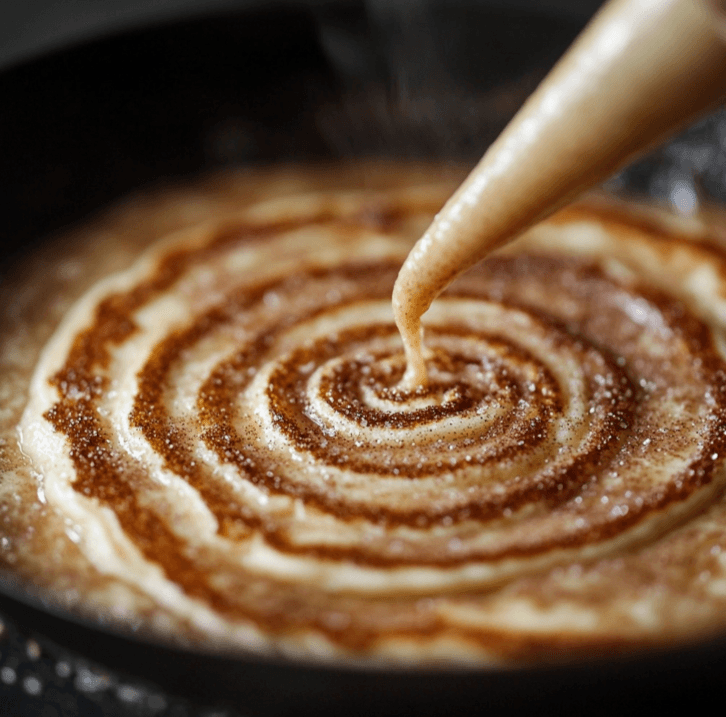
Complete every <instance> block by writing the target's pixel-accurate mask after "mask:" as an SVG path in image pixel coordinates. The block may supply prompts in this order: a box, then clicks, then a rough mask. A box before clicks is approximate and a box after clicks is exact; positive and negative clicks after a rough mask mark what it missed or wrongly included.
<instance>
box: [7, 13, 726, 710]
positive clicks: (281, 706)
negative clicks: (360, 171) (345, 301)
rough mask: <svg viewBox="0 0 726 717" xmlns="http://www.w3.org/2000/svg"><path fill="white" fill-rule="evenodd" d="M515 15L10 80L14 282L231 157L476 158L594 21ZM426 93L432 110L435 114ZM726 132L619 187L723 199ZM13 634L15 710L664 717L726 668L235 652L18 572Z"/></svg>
mask: <svg viewBox="0 0 726 717" xmlns="http://www.w3.org/2000/svg"><path fill="white" fill-rule="evenodd" d="M565 4H566V3H562V5H563V6H564V5H565ZM500 5H501V7H500V9H498V10H487V9H486V8H485V7H484V6H483V5H477V4H472V3H466V4H461V5H456V4H450V3H445V4H444V3H439V4H433V3H426V4H423V3H415V4H411V6H410V7H411V8H412V10H411V12H412V13H414V14H412V15H410V16H406V15H405V14H403V15H402V14H400V13H399V14H398V15H396V14H395V13H394V14H393V16H391V14H390V12H389V11H388V10H387V9H386V8H387V7H388V6H387V5H386V4H385V3H382V2H377V3H373V4H372V5H371V4H369V5H368V6H367V8H366V7H363V6H362V5H357V4H354V3H346V4H342V3H328V4H321V3H312V4H310V5H307V6H299V5H295V6H293V5H289V6H281V5H276V6H274V7H272V8H267V9H262V8H257V9H249V8H248V9H246V10H245V11H239V12H236V13H234V14H227V15H225V16H217V17H209V18H206V19H203V20H193V21H190V20H186V21H177V22H175V23H167V24H165V25H160V26H155V27H151V28H148V29H142V30H136V31H134V32H127V33H126V34H122V35H116V36H112V37H107V38H104V39H101V40H97V41H93V42H87V43H85V44H83V45H82V46H78V47H73V48H71V49H66V50H63V51H62V52H57V53H55V54H53V55H52V56H49V57H43V58H41V59H39V60H35V61H32V62H27V63H25V64H23V65H18V66H15V67H13V68H10V69H6V70H5V72H4V73H2V74H0V97H1V98H2V111H1V112H0V173H1V176H2V178H3V191H2V198H0V203H1V204H0V207H1V208H2V212H0V216H1V217H2V237H3V242H4V247H3V256H4V261H3V269H4V271H12V266H13V263H14V261H15V259H17V258H19V257H20V258H21V257H22V254H23V252H25V251H26V250H27V248H28V247H29V246H30V245H32V244H33V243H34V242H37V241H38V239H39V238H40V237H42V236H44V235H47V234H48V233H49V232H52V231H55V230H57V229H59V228H62V227H65V226H67V225H69V224H72V223H73V222H75V221H77V220H80V219H81V218H83V217H84V216H87V215H88V214H90V213H92V212H94V211H96V210H98V209H99V208H101V207H103V206H104V205H106V204H108V203H109V202H110V201H112V200H114V199H115V198H117V197H120V196H122V195H123V194H124V193H126V192H128V191H129V190H131V189H136V188H139V187H142V186H144V185H151V184H154V183H157V182H159V181H169V180H172V181H173V180H176V179H180V178H184V177H191V176H195V175H198V174H199V173H200V172H204V171H206V170H210V169H216V168H220V167H221V166H224V165H234V164H247V165H249V164H255V163H261V164H266V163H270V162H292V161H305V160H316V159H321V158H331V157H333V158H335V157H342V156H364V155H381V154H382V155H386V156H397V157H404V158H405V157H408V158H411V157H434V158H437V157H452V156H457V157H468V158H471V159H474V158H476V157H477V156H479V155H480V154H481V152H482V151H483V149H484V148H485V147H486V145H487V144H488V142H490V141H491V140H492V139H493V137H494V136H496V133H497V132H498V131H499V130H500V129H501V128H502V127H503V125H504V124H505V122H506V120H507V119H508V117H509V116H510V115H511V113H512V112H513V111H514V110H515V109H516V106H517V105H518V104H519V103H521V101H522V100H523V99H524V98H525V96H526V95H527V93H528V92H529V91H530V90H531V89H532V88H533V86H534V84H535V83H536V81H537V79H539V78H540V77H541V76H542V75H543V74H544V72H545V71H546V70H547V69H548V67H549V66H551V64H552V62H553V61H554V60H555V59H556V58H557V57H558V56H559V54H561V52H562V51H563V50H564V49H565V47H566V46H567V45H568V44H569V42H570V41H571V39H572V38H573V37H574V35H575V34H576V32H577V31H578V29H579V27H580V21H578V20H571V19H567V17H566V16H564V15H551V14H544V13H536V12H532V11H530V12H524V11H522V9H521V8H520V9H518V10H512V9H510V10H507V9H506V5H504V4H500ZM422 8H425V12H424V10H422ZM421 43H423V44H421ZM422 58H424V59H422ZM404 90H405V92H404ZM404 95H405V96H406V97H407V101H406V102H403V101H402V99H401V98H402V97H403V96H404ZM430 100H433V101H434V102H435V107H436V108H437V109H436V112H435V113H434V115H433V116H432V115H431V113H429V114H426V113H425V112H423V111H422V108H424V107H431V106H432V103H431V102H430ZM721 137H726V121H724V119H723V117H722V116H721V115H715V116H714V117H712V118H710V119H708V120H707V121H705V122H702V123H701V124H700V125H698V126H697V127H696V128H694V129H692V130H690V131H689V133H687V134H686V135H684V137H682V138H680V139H679V140H678V141H676V142H674V143H671V144H670V145H669V146H668V147H667V148H665V149H664V150H661V151H660V152H658V153H656V154H655V155H652V156H651V157H650V158H648V159H647V160H646V161H644V162H641V163H640V164H639V165H638V166H636V167H634V168H631V169H629V170H628V171H626V172H625V173H623V174H622V175H620V176H619V177H618V178H616V179H615V180H614V181H613V182H612V185H613V187H614V188H615V189H624V190H625V191H627V192H630V193H633V192H635V193H641V194H642V193H644V194H646V195H649V196H650V197H655V198H657V199H660V200H666V201H667V200H668V199H669V198H674V197H676V196H677V194H676V193H674V192H675V190H677V189H680V190H681V191H682V190H683V188H684V187H686V188H687V189H688V190H689V191H691V190H693V189H694V186H695V189H696V190H697V192H698V193H699V194H700V196H705V197H708V198H711V199H724V197H726V173H725V172H724V166H726V161H724V159H725V157H726V154H724V151H723V150H722V148H721V145H720V140H721ZM694 182H695V185H694ZM680 196H682V194H681V195H680ZM0 621H1V622H0V624H2V626H3V627H2V628H0V715H1V716H3V717H4V715H26V714H27V715H42V716H43V717H60V716H63V717H66V716H68V717H71V716H74V715H81V716H83V717H85V716H86V715H119V716H124V715H175V716H176V717H181V716H182V715H196V714H199V715H209V716H211V715H259V716H260V717H262V716H265V715H308V714H310V715H313V714H315V715H356V714H360V715H368V714H370V715H378V714H392V715H393V714H412V715H413V714H416V715H423V714H455V713H462V714H474V713H485V712H489V713H492V714H537V713H544V714H558V713H573V714H574V713H577V714H581V713H582V714H622V713H634V712H636V711H637V712H639V713H640V712H645V713H648V712H649V711H650V709H651V708H654V707H660V708H663V707H666V706H668V707H673V706H679V705H684V706H685V705H686V704H688V705H690V709H693V707H694V706H695V704H706V699H707V697H709V696H712V695H718V694H719V692H720V687H721V682H722V679H723V676H724V673H725V671H726V640H724V639H723V638H722V637H721V636H715V637H714V639H713V640H712V641H711V642H709V643H707V644H703V643H702V644H698V645H693V646H688V647H680V648H678V649H673V650H671V651H665V652H659V653H647V654H639V655H635V656H620V657H611V658H608V659H595V658H593V660H591V661H586V662H584V663H582V662H580V663H578V664H573V663H566V664H560V665H554V666H547V667H542V668H527V669H522V670H513V671H502V670H494V671H482V670H438V671H436V670H426V671H420V670H411V671H401V670H363V669H353V668H334V667H320V666H315V665H310V664H300V663H293V662H285V661H279V660H278V661H275V660H269V659H259V658H255V657H241V658H234V659H233V658H228V657H219V656H213V655H208V654H201V653H198V652H190V651H184V650H180V649H177V648H170V647H167V646H163V645H159V644H154V643H150V642H148V641H145V640H141V639H138V638H136V637H134V636H133V635H122V634H117V633H115V632H113V631H110V630H108V629H107V628H105V627H104V626H103V625H100V624H96V623H88V622H84V621H82V620H79V619H77V618H75V617H74V616H71V615H68V614H64V613H60V612H58V611H56V610H55V609H54V608H53V607H51V606H50V604H49V603H47V602H46V601H45V600H44V599H43V596H42V595H37V594H35V593H34V592H33V591H32V589H29V588H28V587H27V586H21V585H19V584H17V583H16V582H14V581H13V580H12V577H11V576H8V575H2V574H0ZM694 703H695V704H694Z"/></svg>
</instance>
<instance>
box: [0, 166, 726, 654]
mask: <svg viewBox="0 0 726 717" xmlns="http://www.w3.org/2000/svg"><path fill="white" fill-rule="evenodd" d="M455 175H456V171H455V170H453V171H452V170H449V169H447V168H438V167H402V166H396V165H378V166H370V167H366V168H363V169H359V170H352V169H349V168H343V167H341V168H335V169H334V170H333V169H331V168H327V169H323V168H317V169H305V168H297V169H293V170H290V171H289V172H279V171H277V172H260V173H257V174H255V173H248V174H245V175H237V174H229V175H224V176H218V177H216V178H214V179H213V180H209V181H207V182H204V183H200V184H197V185H194V186H188V187H176V188H173V189H169V190H165V191H157V192H151V191H150V192H148V193H147V194H143V195H140V196H137V197H135V198H131V199H129V200H128V201H126V202H125V203H123V204H122V205H120V206H119V207H118V208H116V209H114V210H111V211H110V212H108V213H107V214H106V215H104V216H103V217H101V218H98V219H96V220H95V221H93V222H90V223H89V224H88V225H87V226H85V227H83V228H81V229H79V230H76V231H75V232H74V233H73V234H70V235H66V236H64V237H61V238H59V239H57V240H55V241H54V242H51V243H49V244H47V245H46V246H45V248H43V249H41V250H39V252H38V253H36V255H35V256H34V257H31V258H30V259H28V260H27V262H26V263H25V265H24V267H23V271H22V273H21V275H20V276H18V278H16V279H14V280H12V281H11V282H9V285H8V286H7V287H6V288H5V294H4V297H3V312H4V316H3V331H2V339H0V341H2V346H1V349H0V359H1V361H2V372H1V375H0V395H2V396H3V405H4V409H3V412H2V415H1V416H0V418H1V419H2V423H1V424H0V427H1V431H2V432H1V434H0V435H1V436H2V440H3V445H2V449H3V456H2V459H3V462H2V470H3V474H2V479H1V482H0V511H1V512H0V521H1V522H0V526H1V527H0V530H1V531H2V536H3V537H2V543H1V545H0V564H2V565H3V566H4V570H5V572H6V573H7V574H9V575H12V576H15V577H17V578H18V579H19V580H21V581H22V582H23V583H24V584H25V585H26V586H27V589H30V590H39V591H42V592H43V594H44V595H46V596H47V595H51V596H52V599H53V600H55V601H56V602H58V603H59V604H60V605H62V606H63V607H64V608H66V609H69V610H74V611H79V612H81V613H82V614H84V615H90V616H92V617H94V618H95V619H97V620H99V622H100V623H101V624H108V623H113V624H114V625H116V626H117V627H120V628H121V629H123V630H132V631H134V632H138V631H141V632H142V633H144V634H145V635H147V636H150V637H151V638H153V639H159V640H164V641H171V642H174V643H177V644H183V645H188V646H194V647H203V648H205V649H213V650H220V651H224V652H229V651H232V652H244V653H249V652H253V653H260V654H284V655H288V656H292V657H294V658H296V659H305V660H322V661H328V660H330V661H349V662H355V663H358V662H363V663H375V664H390V663H396V664H461V663H466V664H476V665H501V664H525V663H532V662H539V661H544V660H553V659H571V658H572V656H573V655H578V654H588V655H591V654H593V653H595V652H603V653H609V652H612V651H622V650H635V649H639V648H642V647H645V646H658V645H664V644H672V643H679V642H684V641H690V640H695V639H699V638H700V637H702V636H704V635H712V634H713V633H714V631H720V630H722V629H723V628H724V626H726V617H725V616H726V610H725V608H726V503H724V500H723V498H722V493H723V487H724V484H725V483H726V471H725V470H724V461H725V460H726V433H725V429H726V380H725V377H726V358H725V354H724V343H723V330H724V325H725V324H726V293H725V289H726V253H725V251H724V247H723V244H722V242H721V240H720V239H719V235H718V231H717V230H714V229H713V228H711V227H710V225H709V223H708V222H706V221H701V220H699V221H695V220H694V221H690V222H688V224H686V223H685V222H684V221H677V220H675V219H672V218H668V217H665V216H663V215H661V214H659V213H657V212H655V211H647V212H644V211H642V210H635V209H634V208H627V207H624V206H622V205H618V204H615V203H614V202H603V201H602V200H598V201H595V200H592V201H589V202H583V203H580V204H578V205H576V206H574V207H572V208H570V209H567V210H564V211H562V212H560V213H559V214H557V215H555V216H554V217H552V218H551V219H549V220H548V221H546V222H544V223H543V224H541V225H538V226H537V227H535V228H534V229H532V230H531V231H530V232H528V233H527V234H526V235H525V236H524V237H522V238H521V239H520V240H518V241H517V242H515V243H514V244H513V245H511V246H510V247H508V248H507V249H506V250H503V251H500V252H499V253H498V254H496V255H495V256H493V257H491V258H490V259H488V260H487V261H486V262H484V263H483V264H481V265H480V266H478V267H476V268H475V269H473V270H472V271H470V272H469V273H468V274H466V275H465V276H463V277H461V278H459V279H458V280H457V281H456V282H455V283H454V284H453V285H452V286H451V287H450V288H449V289H447V291H446V292H445V293H444V294H443V295H442V297H441V298H440V299H439V300H437V301H436V302H435V303H434V305H433V306H432V308H431V310H430V311H429V312H428V313H427V314H426V316H425V317H424V326H425V345H426V350H427V355H426V363H427V371H428V377H429V381H428V384H427V386H426V387H425V388H424V387H419V388H418V389H413V390H409V389H404V388H402V387H401V379H402V377H403V374H404V370H405V360H404V357H403V352H402V347H401V340H400V336H399V334H398V332H397V329H396V327H395V324H394V321H393V313H392V309H391V290H392V287H393V284H394V281H395V279H396V275H397V273H398V269H399V268H400V266H401V263H402V262H403V260H404V259H405V257H406V255H407V253H408V252H409V250H410V248H411V247H412V245H413V244H414V242H415V241H416V240H417V239H418V237H419V236H420V235H421V233H422V232H423V230H424V229H425V228H426V227H427V226H428V225H429V223H430V222H431V220H432V218H433V216H434V215H435V213H436V212H437V211H438V209H439V208H440V207H441V206H442V205H443V203H444V202H445V200H446V199H447V198H448V196H449V195H450V193H451V192H452V191H453V189H454V188H455V186H456V182H455V181H453V180H451V179H450V177H452V176H455ZM361 177H363V178H364V179H365V182H363V183H361V181H360V179H361ZM361 187H363V188H361ZM722 549H723V550H722Z"/></svg>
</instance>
